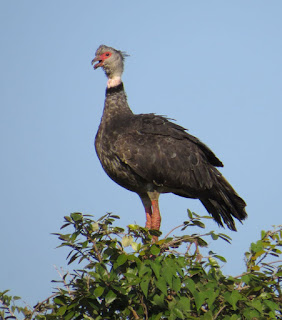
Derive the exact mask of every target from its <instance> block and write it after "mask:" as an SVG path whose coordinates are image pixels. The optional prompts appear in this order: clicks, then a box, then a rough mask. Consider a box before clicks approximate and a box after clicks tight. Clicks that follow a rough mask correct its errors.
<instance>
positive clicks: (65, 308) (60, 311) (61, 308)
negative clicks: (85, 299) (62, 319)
mask: <svg viewBox="0 0 282 320" xmlns="http://www.w3.org/2000/svg"><path fill="white" fill-rule="evenodd" d="M66 310H67V306H62V307H60V308H59V309H58V311H57V316H62V315H64V314H65V312H66Z"/></svg>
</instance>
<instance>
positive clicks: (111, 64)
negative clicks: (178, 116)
mask: <svg viewBox="0 0 282 320" xmlns="http://www.w3.org/2000/svg"><path fill="white" fill-rule="evenodd" d="M127 56H128V55H127V54H126V53H125V52H123V51H120V50H117V49H115V48H112V47H109V46H106V45H100V46H99V47H98V49H97V50H96V53H95V58H94V59H93V60H92V62H91V64H92V66H93V68H94V70H96V69H98V68H99V67H100V68H102V69H103V70H104V72H105V74H106V76H107V78H108V81H107V88H106V94H105V96H106V97H105V103H104V109H103V114H102V118H101V123H100V125H99V128H98V131H97V134H96V138H95V149H96V153H97V155H98V158H99V160H100V162H101V165H102V167H103V169H104V171H105V172H106V173H107V175H108V176H109V177H110V178H111V179H112V180H113V181H115V182H116V183H117V184H119V185H120V186H122V187H124V188H126V189H128V190H130V191H132V192H135V193H137V194H138V195H139V197H140V199H141V201H142V203H143V206H144V209H145V215H146V224H145V227H146V228H148V229H151V230H159V229H160V225H161V215H160V209H159V196H160V194H162V193H173V194H175V195H177V196H181V197H185V198H192V199H199V200H200V201H201V202H202V204H203V205H204V207H205V208H206V210H207V211H208V212H209V214H210V215H211V216H212V217H213V218H214V220H215V221H216V222H217V224H218V225H219V226H222V227H224V225H226V226H227V227H228V228H229V229H231V230H233V231H236V226H235V222H234V218H236V219H237V220H239V221H240V222H241V223H242V221H243V220H244V219H245V218H246V217H247V213H246V211H245V207H246V203H245V201H244V200H243V199H242V198H241V197H240V196H239V195H238V194H237V193H236V191H235V190H234V189H233V187H232V186H231V185H230V184H229V182H228V181H227V180H226V179H225V178H224V177H223V175H222V174H221V173H220V171H219V170H218V169H217V167H223V164H222V162H221V161H220V160H219V159H218V158H217V157H216V156H215V154H214V153H213V152H212V151H211V150H210V148H209V147H207V146H206V145H205V144H204V143H203V142H201V141H200V140H199V139H198V138H196V137H194V136H192V135H190V134H188V132H187V130H186V129H185V128H183V127H182V126H180V125H178V124H176V123H175V122H173V121H172V119H169V118H167V117H165V116H161V115H156V114H155V113H148V114H134V113H133V112H132V110H131V109H130V107H129V105H128V102H127V95H126V92H125V89H124V85H123V82H122V80H121V76H122V74H123V71H124V61H125V58H126V57H127Z"/></svg>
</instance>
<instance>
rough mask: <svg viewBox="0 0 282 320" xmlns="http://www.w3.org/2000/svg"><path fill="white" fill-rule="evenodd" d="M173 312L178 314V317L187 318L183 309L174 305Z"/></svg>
mask: <svg viewBox="0 0 282 320" xmlns="http://www.w3.org/2000/svg"><path fill="white" fill-rule="evenodd" d="M172 312H173V313H174V314H175V315H176V317H178V318H180V319H185V317H184V314H183V313H182V311H181V310H179V309H178V308H177V307H174V308H173V309H172Z"/></svg>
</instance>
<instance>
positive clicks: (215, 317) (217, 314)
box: [213, 306, 226, 320]
mask: <svg viewBox="0 0 282 320" xmlns="http://www.w3.org/2000/svg"><path fill="white" fill-rule="evenodd" d="M225 307H226V306H222V307H221V308H220V309H219V310H218V312H217V313H216V315H215V316H214V318H213V320H215V319H217V317H218V316H219V314H220V312H221V311H222V310H223V309H224V308H225Z"/></svg>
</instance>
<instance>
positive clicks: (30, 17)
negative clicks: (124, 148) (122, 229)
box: [0, 0, 282, 305]
mask: <svg viewBox="0 0 282 320" xmlns="http://www.w3.org/2000/svg"><path fill="white" fill-rule="evenodd" d="M281 12H282V2H281V1H280V0H272V1H260V0H250V1H241V0H237V1H223V0H222V1H207V0H206V1H177V2H171V1H141V2H137V1H106V2H105V1H89V0H88V1H87V0H85V1H71V0H61V1H36V0H33V1H31V0H26V1H1V2H0V30H1V50H0V110H1V115H0V131H1V157H0V168H1V169H0V173H1V176H0V195H1V201H0V207H1V232H0V243H1V258H0V259H1V263H0V265H1V267H0V270H1V272H0V290H4V289H7V288H10V289H12V294H16V295H20V296H22V297H23V298H24V300H25V301H26V302H27V303H29V304H30V305H34V304H35V303H36V302H37V301H38V300H42V299H44V298H46V297H47V296H48V295H49V294H51V292H52V287H53V286H54V284H51V283H50V281H51V280H52V279H58V276H57V272H56V270H55V269H54V266H53V265H56V266H57V267H61V266H62V267H64V268H65V267H66V263H65V258H66V251H65V250H63V249H55V247H56V246H57V245H58V244H59V242H58V241H57V239H56V238H55V236H52V235H51V233H52V232H58V231H59V228H60V226H61V225H62V223H63V216H64V215H68V214H69V213H71V212H74V211H80V212H83V213H85V214H94V215H95V217H97V218H98V217H100V216H101V215H103V214H104V213H105V212H113V213H115V214H117V215H120V216H121V222H120V224H121V225H123V226H126V225H128V224H130V223H134V222H136V223H138V224H140V225H144V223H145V216H144V212H143V207H142V204H141V202H140V200H139V198H138V196H136V195H135V194H133V193H130V192H129V191H127V190H125V189H122V188H121V187H119V186H118V185H116V184H115V183H114V182H112V181H111V180H110V179H109V178H108V177H107V176H106V174H105V173H104V172H103V170H102V168H101V166H100V163H99V161H98V159H97V156H96V153H95V150H94V147H93V141H94V136H95V134H96V131H97V128H98V125H99V122H100V118H101V114H102V108H103V102H104V90H105V86H106V78H105V76H104V74H103V72H102V71H101V70H97V71H93V69H92V68H91V65H90V62H91V60H92V58H93V57H94V53H95V51H96V49H97V47H98V46H99V45H100V44H106V45H109V46H113V47H115V48H117V49H120V50H124V51H127V52H128V53H129V54H130V57H129V58H127V60H126V67H125V73H124V77H123V80H124V83H125V88H126V91H127V94H128V99H129V103H130V105H131V107H132V109H133V111H134V112H136V113H146V112H155V113H157V114H162V115H167V116H169V117H170V118H173V119H176V120H177V123H178V124H180V125H182V126H184V127H186V128H188V129H189V132H190V133H191V134H193V135H195V136H197V137H198V138H200V139H201V140H202V141H203V142H205V143H206V144H207V145H208V146H209V147H210V148H211V149H212V150H213V151H214V152H215V153H216V155H217V156H218V157H219V158H220V159H221V160H222V161H223V163H224V165H225V167H224V168H223V169H222V170H221V171H222V172H223V174H224V175H225V177H226V178H227V179H228V180H229V181H230V183H231V184H232V185H233V186H234V188H235V189H236V190H237V192H238V193H239V194H240V195H241V196H242V197H243V198H244V199H245V200H246V202H247V204H248V206H247V212H248V214H249V218H248V220H247V221H246V222H245V223H244V225H239V224H237V225H238V232H237V233H232V232H231V231H228V230H223V229H221V230H220V231H222V232H225V233H227V234H228V235H230V236H231V237H232V238H233V243H232V245H227V244H224V243H222V244H221V243H220V242H215V243H213V244H212V246H213V247H212V248H213V251H215V252H217V253H219V254H221V255H223V256H225V257H227V259H228V263H227V264H226V265H225V266H224V271H225V272H226V273H227V274H228V273H230V274H239V272H241V271H243V270H244V269H243V268H244V262H243V259H244V256H243V253H244V252H245V250H247V249H248V247H249V244H250V243H251V242H252V241H255V240H256V239H257V238H258V237H259V232H260V230H261V229H269V228H271V226H272V225H274V224H276V225H278V224H281V223H282V221H281V220H282V219H281V197H282V196H281V178H282V174H281V158H282V151H281V133H282V129H281V120H282V119H281V113H282V111H281V105H282V95H281V92H282V90H281V89H282V88H281V86H282V64H281V61H282V60H281V57H282V42H281V34H282V19H281ZM160 206H161V212H162V217H163V224H162V230H163V232H164V233H167V232H168V231H169V230H170V229H171V228H172V227H174V226H176V225H178V224H180V223H181V222H182V221H184V220H185V219H186V217H187V215H186V209H187V208H190V209H191V210H194V211H195V212H197V213H199V214H205V209H204V208H203V207H202V205H201V204H200V203H199V201H196V200H189V199H184V198H180V197H177V196H173V195H163V196H161V198H160ZM209 228H211V229H214V230H216V231H218V228H217V226H216V225H215V224H214V223H211V224H209Z"/></svg>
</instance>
